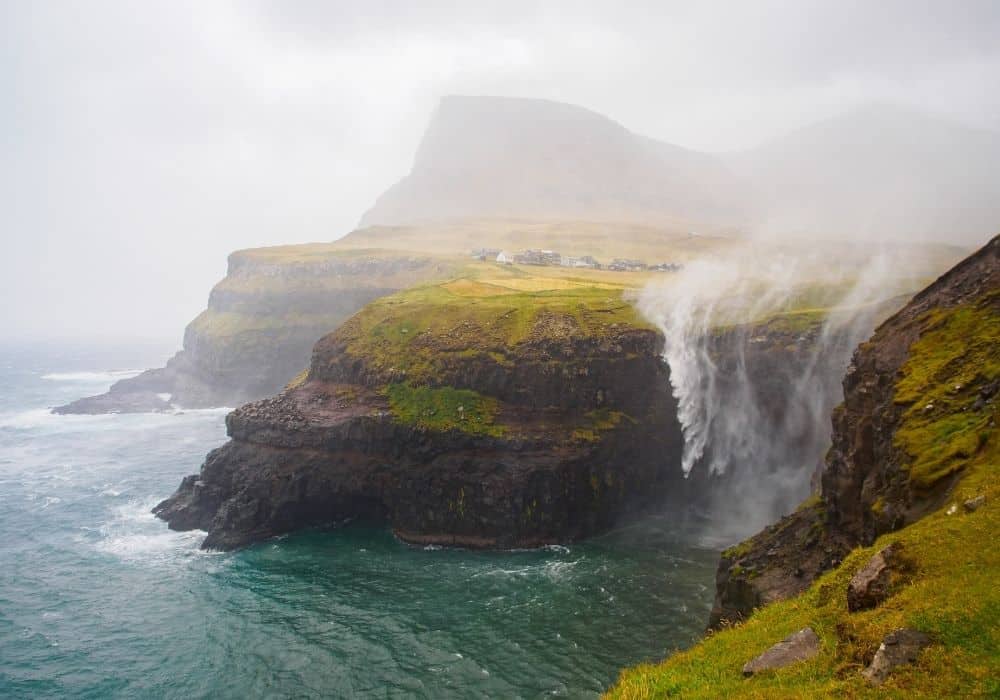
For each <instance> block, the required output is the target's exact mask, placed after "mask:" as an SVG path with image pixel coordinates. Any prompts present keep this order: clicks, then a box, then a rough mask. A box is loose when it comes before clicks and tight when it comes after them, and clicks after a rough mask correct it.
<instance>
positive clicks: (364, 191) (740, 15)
mask: <svg viewBox="0 0 1000 700" xmlns="http://www.w3.org/2000/svg"><path fill="white" fill-rule="evenodd" d="M0 19H2V27H3V28H2V29H0V32H2V35H3V37H4V42H3V44H4V47H3V49H0V52H2V53H0V56H2V57H3V58H2V59H0V83H2V84H3V85H4V87H5V88H7V89H6V90H5V94H6V95H7V102H6V107H7V109H5V110H4V116H3V118H2V121H0V132H2V138H3V143H4V154H5V157H4V159H3V165H2V166H0V182H2V183H3V190H4V192H5V201H4V202H3V206H2V207H0V209H2V211H3V214H2V215H0V216H2V220H0V226H2V229H3V231H4V245H5V255H4V256H3V258H2V260H3V265H2V270H0V279H2V280H3V282H2V287H0V292H2V293H3V295H4V298H5V299H7V303H6V304H5V305H4V310H3V314H2V317H0V321H2V322H3V324H4V327H5V328H6V329H7V335H8V337H9V338H13V339H19V338H24V339H27V338H40V339H41V338H50V339H55V338H67V337H80V338H85V337H86V338H101V337H107V338H112V337H115V338H121V337H129V336H134V337H151V338H157V339H169V338H173V339H176V344H177V345H178V346H179V344H180V335H181V331H182V329H183V327H184V325H185V324H186V323H187V322H188V321H190V320H191V318H193V317H194V316H195V315H196V314H197V313H198V312H199V311H200V310H201V309H202V308H203V307H204V305H205V301H206V299H207V295H208V292H209V289H210V288H211V286H212V285H213V284H214V283H215V282H216V281H218V280H219V279H220V278H221V277H222V276H223V275H224V273H225V264H226V255H227V254H228V253H229V252H231V251H233V250H236V249H239V248H247V247H255V246H260V245H275V244H283V243H299V242H307V241H316V240H332V239H335V238H338V237H339V236H341V235H343V234H345V233H347V232H349V231H350V230H351V229H352V228H353V227H354V225H355V224H356V223H357V221H358V220H359V219H360V218H361V216H362V214H363V213H364V212H365V211H366V210H367V209H368V208H369V207H370V206H371V205H372V204H373V202H374V201H375V199H376V197H377V196H378V195H379V194H380V193H382V192H383V191H384V190H386V189H387V188H388V187H390V186H391V185H393V184H394V183H395V182H396V181H398V180H399V179H400V178H401V177H403V176H404V175H406V174H407V173H408V172H409V170H410V166H411V163H412V159H413V156H414V153H415V152H416V149H417V145H418V143H419V140H420V138H421V135H422V133H423V130H424V128H425V126H426V124H427V122H428V120H429V119H430V117H431V114H432V111H433V109H434V106H435V105H436V103H437V101H438V99H439V98H440V97H442V96H445V95H450V94H472V95H503V96H512V97H531V98H543V99H550V100H553V101H557V102H565V103H569V104H573V105H579V106H581V107H585V108H586V109H589V110H592V111H594V112H596V113H599V114H601V115H605V116H607V117H608V118H610V119H612V120H614V121H615V122H618V123H619V124H622V125H623V126H625V127H626V128H627V129H629V130H630V131H632V132H634V133H636V134H641V135H643V136H647V137H650V138H653V139H656V140H659V141H664V142H667V143H671V144H676V145H679V146H683V147H686V148H691V149H697V150H701V151H706V152H711V153H721V152H732V151H739V150H743V149H747V148H750V147H752V146H754V145H757V144H759V143H762V142H765V141H767V140H769V139H772V138H775V137H779V136H781V135H783V134H785V133H787V132H790V131H792V130H794V129H797V128H799V127H803V126H806V125H809V124H812V123H815V122H818V121H822V120H825V119H829V118H832V117H835V116H837V115H839V114H843V113H846V112H849V111H851V110H853V109H855V108H858V107H861V106H864V105H869V104H891V105H897V106H900V107H903V108H906V109H912V110H916V111H919V112H921V113H925V114H928V115H932V116H934V117H938V118H941V119H945V120H948V121H950V122H955V123H958V124H962V125H965V126H968V127H971V128H976V129H982V130H988V131H991V132H993V133H996V132H997V131H998V125H1000V94H998V93H997V92H996V91H995V90H991V89H990V86H992V85H994V84H995V83H996V78H997V76H998V75H1000V46H998V43H997V42H996V41H995V37H996V34H997V29H998V27H1000V7H998V6H997V5H995V4H994V3H989V2H978V3H965V4H962V5H961V6H958V7H956V6H954V5H949V4H946V3H903V2H894V3H880V4H879V5H878V6H877V7H873V6H871V5H870V4H867V3H860V2H858V3H846V4H845V3H819V2H810V3H795V4H787V3H777V2H769V3H758V4H755V5H754V6H753V7H749V6H737V7H733V6H731V5H726V4H722V3H717V4H709V5H704V4H699V5H698V6H697V7H692V6H686V5H685V4H681V3H678V4H669V5H666V6H663V5H662V4H660V3H650V4H648V5H646V4H644V5H640V6H634V5H633V6H630V7H628V8H623V7H621V6H618V5H613V4H607V3H605V4H601V3H588V4H580V3H574V4H573V5H571V6H564V7H561V8H560V7H557V6H553V5H551V4H546V5H544V6H542V5H540V4H538V5H535V4H525V5H522V6H518V7H511V6H510V5H509V4H501V3H489V4H487V5H482V6H480V7H478V8H476V9H470V8H468V7H466V6H464V5H459V4H452V3H435V4H432V5H430V6H427V7H422V8H421V9H420V10H416V9H412V8H410V7H408V6H406V5H405V4H396V3H379V4H376V5H374V6H368V7H366V8H364V9H361V8H357V7H352V6H350V5H346V4H343V5H342V4H334V5H331V4H329V3H312V2H303V3H297V4H294V5H288V4H278V3H267V2H248V3H241V4H212V5H205V4H198V3H190V4H182V3H171V4H165V3H163V4H160V3H157V4H148V5H144V6H143V7H142V9H141V11H137V10H136V9H135V6H130V5H128V4H126V3H120V2H95V3H88V4H86V5H74V4H69V3H58V2H51V3H31V4H26V3H18V4H15V3H8V4H6V5H4V6H3V7H2V8H0Z"/></svg>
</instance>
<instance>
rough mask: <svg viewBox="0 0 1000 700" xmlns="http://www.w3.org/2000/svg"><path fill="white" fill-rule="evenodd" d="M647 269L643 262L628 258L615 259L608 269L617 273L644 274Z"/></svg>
mask: <svg viewBox="0 0 1000 700" xmlns="http://www.w3.org/2000/svg"><path fill="white" fill-rule="evenodd" d="M646 267H647V266H646V263H644V262H642V261H641V260H628V259H626V258H615V259H614V260H613V261H612V263H611V264H610V265H608V269H609V270H613V271H615V272H642V271H643V270H645V269H646Z"/></svg>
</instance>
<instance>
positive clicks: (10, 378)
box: [0, 346, 718, 699]
mask: <svg viewBox="0 0 1000 700" xmlns="http://www.w3.org/2000/svg"><path fill="white" fill-rule="evenodd" d="M160 359H161V358H160ZM155 361H156V360H154V359H152V358H150V356H149V350H148V348H135V349H130V348H121V347H118V348H115V349H114V350H113V351H112V350H107V349H87V348H84V349H80V348H70V349H67V348H65V347H62V346H60V347H59V349H53V348H52V347H48V348H47V347H44V346H40V347H23V346H21V347H0V698H20V697H25V698H27V697H30V698H119V697H120V698H125V697H128V698H185V699H189V698H248V697H274V698H281V697H345V698H348V697H373V698H396V697H400V698H404V697H417V698H424V697H426V698H447V697H460V698H466V697H468V698H480V697H481V698H508V697H524V698H537V697H548V696H561V697H592V696H596V695H598V694H599V693H600V692H601V691H602V690H604V689H606V688H607V687H608V686H609V684H611V683H612V682H613V681H614V679H615V678H616V677H617V674H618V672H619V671H620V669H621V668H623V667H625V666H629V665H632V664H636V663H639V662H642V661H651V660H656V659H660V658H662V657H663V656H664V655H665V654H666V653H668V652H669V651H670V650H673V649H676V648H681V647H684V646H686V645H688V644H690V643H692V642H693V641H694V640H695V639H697V637H698V636H699V635H700V634H701V632H702V631H703V629H704V625H705V622H706V620H707V617H708V611H709V607H710V605H711V600H712V581H713V576H714V570H715V564H716V561H717V556H718V553H717V550H715V549H713V548H712V547H710V546H707V545H704V544H701V543H699V542H698V541H695V540H693V539H692V538H690V537H686V536H685V535H684V534H683V533H681V532H678V529H677V526H676V525H675V524H674V523H673V521H672V520H670V519H668V518H662V517H661V518H657V517H651V518H648V519H646V520H643V521H641V522H639V523H637V524H633V525H630V526H628V527H624V528H622V529H619V530H617V531H615V532H611V533H608V534H606V535H604V536H601V537H596V538H594V539H591V540H588V541H586V542H580V543H572V544H566V545H565V546H554V547H547V548H544V549H540V550H532V551H507V552H476V551H465V550H453V549H442V548H433V547H424V548H422V547H411V546H408V545H406V544H403V543H401V542H399V541H397V540H396V539H394V538H393V536H392V534H391V533H390V532H389V531H388V530H387V529H384V528H376V527H372V526H362V525H346V526H342V527H339V528H336V529H327V530H315V531H310V532H304V533H299V534H295V535H291V536H287V537H283V538H279V539H275V540H270V541H267V542H263V543H260V544H258V545H256V546H254V547H251V548H248V549H246V550H243V551H240V552H236V553H212V552H203V551H201V550H200V549H199V544H200V542H201V539H202V538H203V536H204V533H200V532H188V533H175V532H171V531H170V530H168V529H167V527H166V525H165V524H164V523H162V522H160V521H158V520H157V519H155V518H154V517H153V516H152V515H151V514H150V509H151V508H152V507H153V506H154V505H155V504H156V503H157V502H158V501H159V500H161V499H163V498H165V497H166V496H168V495H170V493H171V492H172V491H173V490H174V489H175V488H176V487H177V485H178V484H179V483H180V480H181V478H182V477H183V476H184V475H186V474H190V473H193V472H195V471H197V470H198V468H199V466H200V464H201V462H202V460H203V459H204V456H205V454H206V453H207V452H208V451H209V450H211V449H212V448H214V447H217V446H219V445H221V444H222V443H223V442H224V441H225V439H226V436H225V425H224V418H225V414H226V412H227V410H226V409H224V408H220V409H212V410H190V411H176V412H172V413H166V414H136V415H106V416H57V415H53V414H51V413H50V412H49V410H48V409H49V408H50V407H51V406H55V405H58V404H61V403H64V402H67V401H69V400H72V399H75V398H79V397H80V396H84V395H88V394H93V393H98V392H101V391H104V390H106V389H107V387H108V386H109V385H110V384H111V382H113V381H114V380H116V379H118V378H121V377H122V376H127V375H128V374H129V373H130V371H136V370H130V368H133V367H142V366H148V365H150V364H153V363H154V362H155Z"/></svg>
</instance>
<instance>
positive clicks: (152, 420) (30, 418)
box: [0, 406, 233, 432]
mask: <svg viewBox="0 0 1000 700" xmlns="http://www.w3.org/2000/svg"><path fill="white" fill-rule="evenodd" d="M232 410H233V409H232V407H230V406H219V407H217V408H180V407H176V406H175V407H173V408H171V409H170V410H167V411H150V412H148V413H94V414H72V413H70V414H59V413H53V412H52V409H51V408H32V409H28V410H26V411H15V412H11V413H0V428H11V429H14V430H35V429H39V428H42V429H57V430H59V431H60V432H61V431H63V430H70V431H77V430H82V431H86V430H94V429H97V430H123V429H136V430H142V429H148V428H155V427H157V426H162V425H164V424H165V422H166V421H172V420H177V419H183V418H190V419H201V418H210V417H213V416H225V415H227V414H228V413H230V412H232Z"/></svg>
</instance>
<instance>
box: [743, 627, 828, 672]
mask: <svg viewBox="0 0 1000 700" xmlns="http://www.w3.org/2000/svg"><path fill="white" fill-rule="evenodd" d="M818 653H819V637H818V636H817V635H816V633H815V632H813V630H812V628H811V627H806V628H804V629H801V630H799V631H798V632H796V633H795V634H792V635H789V636H788V637H785V638H784V639H782V640H781V641H780V642H778V643H777V644H775V645H774V646H773V647H771V648H770V649H768V650H767V651H765V652H764V653H763V654H761V655H760V656H758V657H756V658H754V659H752V660H751V661H748V662H747V664H746V665H745V666H744V667H743V675H744V676H752V675H754V674H755V673H759V672H761V671H766V670H769V669H775V668H784V667H785V666H789V665H791V664H793V663H795V662H797V661H805V660H806V659H811V658H812V657H814V656H816V654H818Z"/></svg>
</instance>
